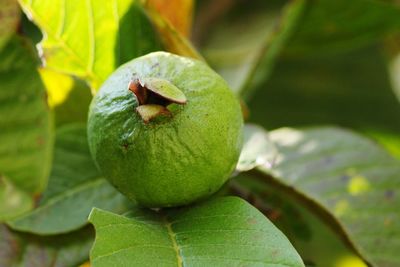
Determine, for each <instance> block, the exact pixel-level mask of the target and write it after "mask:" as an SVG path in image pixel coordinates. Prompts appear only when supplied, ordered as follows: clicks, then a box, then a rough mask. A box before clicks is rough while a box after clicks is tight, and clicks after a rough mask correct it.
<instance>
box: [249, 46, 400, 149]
mask: <svg viewBox="0 0 400 267" xmlns="http://www.w3.org/2000/svg"><path fill="white" fill-rule="evenodd" d="M249 107H250V114H251V116H250V120H251V121H252V122H254V123H257V124H260V125H262V126H264V127H265V128H267V129H274V128H278V127H284V126H299V125H316V124H335V125H340V126H345V127H348V128H352V129H356V130H358V131H362V132H364V133H367V134H370V135H372V136H373V137H374V138H378V139H379V140H382V139H385V140H387V141H386V142H385V145H387V146H390V143H391V142H393V144H394V146H395V145H396V144H397V143H399V142H400V135H399V134H400V105H399V102H398V101H397V99H396V97H395V95H394V94H393V91H392V88H391V87H390V82H389V78H388V73H387V66H386V61H385V59H384V58H383V56H382V52H381V51H380V50H379V49H378V48H376V47H369V48H366V49H362V50H357V51H355V50H354V51H352V52H348V53H344V54H341V55H335V56H318V57H317V56H314V57H309V58H285V57H282V58H281V59H280V60H279V62H278V64H277V65H276V68H275V70H274V75H272V76H271V79H270V80H269V81H268V82H266V83H263V84H262V85H261V86H260V87H259V88H258V91H257V93H256V94H254V96H253V98H252V100H251V101H250V102H249ZM380 136H381V138H380ZM396 140H397V141H396ZM391 150H392V151H394V150H395V149H391ZM394 152H395V151H394Z"/></svg>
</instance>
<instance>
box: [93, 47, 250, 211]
mask: <svg viewBox="0 0 400 267" xmlns="http://www.w3.org/2000/svg"><path fill="white" fill-rule="evenodd" d="M242 125H243V120H242V114H241V109H240V105H239V102H238V100H237V99H236V97H235V96H234V95H233V93H232V92H231V90H229V88H228V85H227V84H226V82H225V81H224V80H223V79H222V78H221V77H220V76H219V75H218V74H216V73H215V72H214V71H213V70H211V69H210V68H209V67H208V66H207V65H206V64H204V63H202V62H200V61H196V60H192V59H188V58H184V57H180V56H176V55H173V54H169V53H165V52H156V53H151V54H148V55H146V56H143V57H140V58H137V59H134V60H132V61H130V62H128V63H126V64H125V65H123V66H121V67H120V68H119V69H117V70H116V71H115V72H114V73H113V74H112V75H111V76H110V78H109V79H108V80H107V81H106V82H105V83H104V84H103V85H102V87H101V88H100V90H99V92H98V93H97V95H96V96H95V97H94V99H93V101H92V104H91V106H90V111H89V119H88V138H89V145H90V150H91V153H92V156H93V158H94V160H95V162H96V164H97V165H98V167H99V169H100V170H101V171H102V172H103V175H104V176H105V177H106V178H107V179H108V180H109V181H110V182H111V183H112V184H113V185H114V186H115V187H116V188H117V189H118V190H119V191H121V192H122V193H123V194H125V195H126V196H128V197H129V198H131V199H134V200H136V201H137V202H138V203H140V204H142V205H144V206H147V207H171V206H178V205H185V204H189V203H191V202H193V201H196V200H198V199H202V198H205V197H207V196H209V195H211V194H213V193H215V192H216V191H217V190H218V189H219V188H221V186H222V185H223V184H224V183H225V182H226V181H227V179H228V178H229V176H230V175H231V173H232V171H233V170H234V168H235V165H236V162H237V160H238V157H239V153H240V149H241V143H242Z"/></svg>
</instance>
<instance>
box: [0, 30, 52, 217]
mask: <svg viewBox="0 0 400 267" xmlns="http://www.w3.org/2000/svg"><path fill="white" fill-rule="evenodd" d="M32 52H33V49H32V48H31V47H30V44H29V43H27V42H26V41H25V40H23V39H21V38H18V37H15V36H14V37H12V38H11V39H10V41H9V42H8V43H7V44H6V45H5V46H4V47H3V49H2V50H1V51H0V58H1V62H0V81H1V87H0V129H1V131H0V140H1V142H0V180H2V179H3V181H0V183H1V185H0V186H1V189H0V192H2V193H0V195H1V197H6V199H1V201H0V207H1V208H0V210H2V214H1V215H0V217H3V216H4V215H5V213H7V211H6V210H5V209H6V208H7V207H8V208H11V207H13V208H12V209H11V210H9V212H11V213H14V212H15V213H21V212H22V211H24V210H26V209H28V207H30V206H32V202H33V198H34V197H35V196H37V195H38V194H39V193H41V192H42V191H43V190H44V189H45V187H46V185H47V178H48V174H49V171H50V164H51V153H52V145H53V132H52V118H51V114H50V111H49V109H48V107H47V103H46V94H45V91H44V86H43V84H42V82H41V80H40V77H39V74H38V73H37V70H36V62H37V61H36V59H35V57H34V56H33V53H32ZM3 176H4V177H5V178H1V177H3ZM5 179H7V180H5ZM10 190H11V191H10ZM12 195H13V196H14V197H16V198H18V199H19V200H20V201H19V204H18V205H17V206H16V205H14V204H15V202H14V203H11V202H13V201H15V200H16V199H15V198H9V199H8V196H12ZM17 211H18V212H17ZM11 213H9V215H10V214H11ZM7 217H9V216H7Z"/></svg>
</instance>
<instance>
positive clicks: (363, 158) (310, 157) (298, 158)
mask: <svg viewBox="0 0 400 267" xmlns="http://www.w3.org/2000/svg"><path fill="white" fill-rule="evenodd" d="M270 138H271V140H272V141H273V142H274V143H275V145H276V147H277V149H278V156H277V159H276V162H275V165H274V166H273V167H272V168H268V166H262V167H260V170H261V171H263V172H265V173H267V174H271V175H272V176H273V177H274V179H276V181H278V182H279V183H282V184H283V185H286V186H288V187H291V188H293V189H294V190H295V192H297V193H299V194H300V196H301V197H304V198H305V199H306V200H311V201H312V202H313V203H315V204H317V206H318V207H321V208H323V209H324V210H325V211H327V212H328V213H329V214H330V215H331V216H332V218H334V221H335V222H337V223H338V224H339V225H340V227H341V228H342V230H343V231H344V233H345V234H346V235H347V237H348V238H349V240H350V242H351V243H352V244H353V246H354V247H355V248H356V250H357V251H358V252H359V253H360V254H361V255H362V256H363V257H364V258H365V259H366V260H367V261H368V262H370V263H372V264H373V265H374V266H387V267H391V266H393V267H394V266H399V264H400V258H399V256H398V251H399V250H400V243H399V242H398V240H399V238H400V224H399V222H400V213H399V212H398V208H399V206H400V197H399V196H400V179H399V175H400V162H399V161H398V160H395V159H393V158H392V157H391V156H389V155H388V154H387V153H386V152H385V151H384V150H382V149H381V148H380V147H378V146H377V145H376V144H374V143H372V142H371V141H369V140H367V139H365V138H362V137H361V136H358V135H356V134H354V133H351V132H349V131H345V130H341V129H338V128H331V127H326V128H315V129H309V130H303V131H300V130H294V129H289V128H283V129H279V130H275V131H272V132H271V134H270Z"/></svg>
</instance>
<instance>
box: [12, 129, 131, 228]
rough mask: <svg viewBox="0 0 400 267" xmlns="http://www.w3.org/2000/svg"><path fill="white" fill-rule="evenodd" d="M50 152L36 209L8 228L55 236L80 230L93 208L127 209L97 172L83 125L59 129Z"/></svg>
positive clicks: (121, 210) (125, 203) (124, 199)
mask: <svg viewBox="0 0 400 267" xmlns="http://www.w3.org/2000/svg"><path fill="white" fill-rule="evenodd" d="M54 152H55V153H54V163H53V168H52V172H51V175H50V181H49V187H48V188H47V190H46V191H45V193H44V195H43V197H42V199H41V200H40V202H39V205H38V207H36V209H34V210H33V211H31V212H30V213H27V214H25V215H24V216H22V217H19V218H17V219H15V220H13V221H11V222H9V225H10V226H12V227H13V228H14V229H17V230H21V231H27V232H33V233H37V234H57V233H64V232H68V231H71V230H75V229H78V228H80V227H82V226H83V225H84V224H86V222H87V217H88V215H89V213H90V211H91V209H92V208H93V207H99V208H102V209H106V210H111V211H114V212H117V213H120V212H125V211H126V210H128V209H129V206H130V205H129V201H128V200H127V199H126V198H125V197H124V196H122V194H120V193H118V192H117V190H116V189H114V188H113V187H112V186H111V185H110V184H109V183H108V181H106V180H105V179H104V178H102V177H101V175H100V174H99V172H98V171H97V168H96V166H95V165H94V163H93V161H92V158H91V156H90V153H89V147H88V144H87V138H86V127H85V125H81V124H74V125H68V126H64V127H62V128H60V129H59V130H58V131H57V135H56V145H55V151H54Z"/></svg>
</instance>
